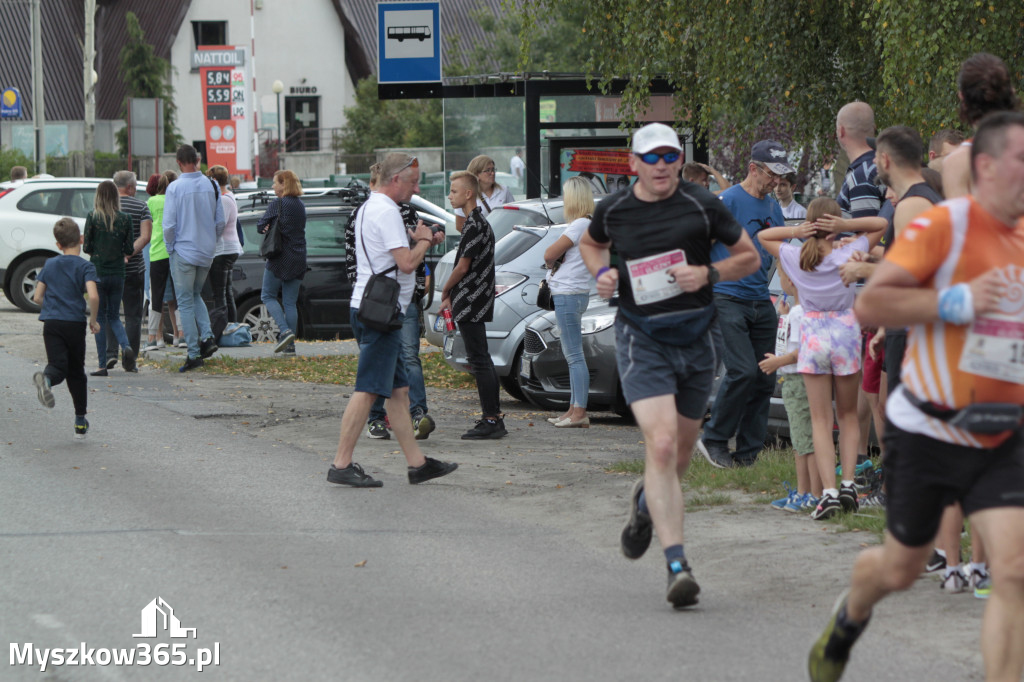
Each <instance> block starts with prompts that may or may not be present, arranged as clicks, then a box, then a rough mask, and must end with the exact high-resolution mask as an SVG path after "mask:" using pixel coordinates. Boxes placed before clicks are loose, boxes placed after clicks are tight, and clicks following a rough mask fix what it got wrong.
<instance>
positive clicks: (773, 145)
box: [750, 140, 796, 175]
mask: <svg viewBox="0 0 1024 682" xmlns="http://www.w3.org/2000/svg"><path fill="white" fill-rule="evenodd" d="M788 158H789V154H788V153H787V152H786V150H785V149H783V148H782V145H781V144H779V143H778V142H776V141H775V140H761V141H760V142H758V143H757V144H755V145H754V150H753V152H752V153H751V154H750V160H751V161H756V162H757V163H760V164H763V165H764V167H765V168H767V169H768V170H770V171H771V172H772V173H776V174H778V175H785V174H787V173H795V172H796V169H795V168H793V167H792V166H790V165H789V163H788V162H787V161H788Z"/></svg>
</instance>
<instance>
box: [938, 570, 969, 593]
mask: <svg viewBox="0 0 1024 682" xmlns="http://www.w3.org/2000/svg"><path fill="white" fill-rule="evenodd" d="M942 589H943V590H945V591H946V592H950V593H952V594H956V593H958V592H966V591H967V578H966V576H964V574H963V572H962V571H961V570H960V569H959V568H958V569H956V570H955V571H953V572H952V573H950V574H949V575H948V576H946V579H945V580H943V581H942Z"/></svg>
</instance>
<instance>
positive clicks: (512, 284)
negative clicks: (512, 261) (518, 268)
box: [494, 272, 529, 297]
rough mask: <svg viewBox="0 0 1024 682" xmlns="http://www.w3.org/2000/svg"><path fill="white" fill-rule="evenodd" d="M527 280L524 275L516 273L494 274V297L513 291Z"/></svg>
mask: <svg viewBox="0 0 1024 682" xmlns="http://www.w3.org/2000/svg"><path fill="white" fill-rule="evenodd" d="M527 279H529V278H528V277H527V276H526V275H520V274H519V273H518V272H496V273H494V295H495V297H497V296H501V295H502V294H504V293H505V292H507V291H510V290H511V289H515V288H516V287H517V286H519V285H520V284H522V283H523V282H525V281H526V280H527Z"/></svg>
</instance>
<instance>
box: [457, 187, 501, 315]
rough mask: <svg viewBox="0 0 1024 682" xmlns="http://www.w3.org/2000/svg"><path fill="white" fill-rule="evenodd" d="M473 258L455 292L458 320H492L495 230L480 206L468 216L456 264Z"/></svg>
mask: <svg viewBox="0 0 1024 682" xmlns="http://www.w3.org/2000/svg"><path fill="white" fill-rule="evenodd" d="M463 258H469V259H471V262H470V264H469V272H467V273H466V276H465V277H463V278H462V279H461V280H459V283H458V284H456V285H455V287H454V289H453V290H452V292H451V297H452V315H453V316H454V318H455V321H456V322H490V321H491V320H492V319H493V318H494V231H493V230H491V224H490V223H489V222H487V220H486V219H485V218H484V215H483V213H482V212H481V211H480V207H479V206H477V207H476V208H474V209H473V211H472V212H471V213H470V214H469V216H468V217H467V218H466V224H465V226H464V227H463V228H462V239H460V240H459V249H458V251H457V252H456V254H455V264H456V265H458V264H459V261H460V260H462V259H463Z"/></svg>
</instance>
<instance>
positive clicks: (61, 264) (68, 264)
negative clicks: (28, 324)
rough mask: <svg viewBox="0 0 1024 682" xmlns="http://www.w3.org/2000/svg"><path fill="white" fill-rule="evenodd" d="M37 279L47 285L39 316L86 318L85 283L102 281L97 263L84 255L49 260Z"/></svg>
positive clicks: (70, 318)
mask: <svg viewBox="0 0 1024 682" xmlns="http://www.w3.org/2000/svg"><path fill="white" fill-rule="evenodd" d="M37 279H38V281H40V282H42V283H43V284H45V285H46V291H45V292H44V293H43V309H42V310H41V311H40V312H39V319H40V320H43V321H44V322H45V321H46V320H63V321H65V322H85V321H86V320H88V319H89V309H88V307H87V306H86V303H85V298H84V294H85V283H86V282H99V281H100V278H99V277H97V276H96V266H95V265H93V264H92V263H90V262H89V261H87V260H85V259H84V258H82V257H81V256H63V255H62V256H55V257H53V258H51V259H50V260H48V261H46V263H45V264H44V265H43V269H42V270H40V271H39V276H38V278H37Z"/></svg>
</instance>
